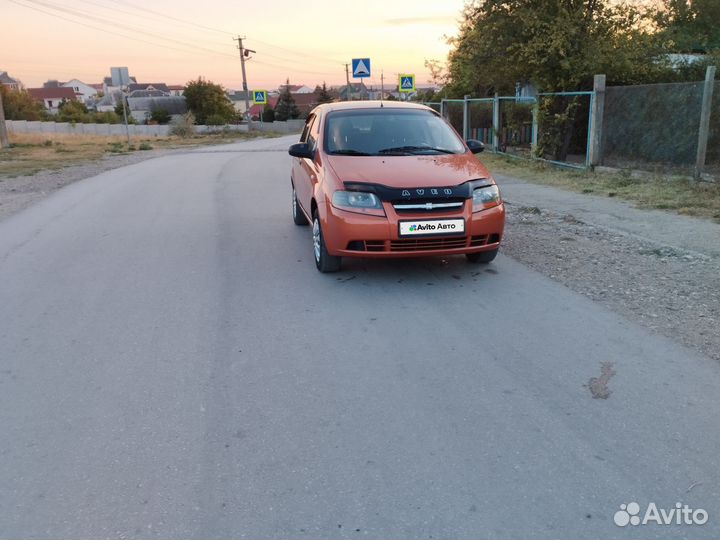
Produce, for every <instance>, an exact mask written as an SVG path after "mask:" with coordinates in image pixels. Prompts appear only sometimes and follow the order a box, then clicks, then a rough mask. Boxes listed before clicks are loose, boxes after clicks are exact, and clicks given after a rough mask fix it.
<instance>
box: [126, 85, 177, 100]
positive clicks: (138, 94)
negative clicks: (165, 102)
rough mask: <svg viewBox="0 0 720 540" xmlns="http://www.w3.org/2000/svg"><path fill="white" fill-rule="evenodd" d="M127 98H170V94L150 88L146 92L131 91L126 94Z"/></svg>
mask: <svg viewBox="0 0 720 540" xmlns="http://www.w3.org/2000/svg"><path fill="white" fill-rule="evenodd" d="M127 97H129V98H131V97H132V98H141V97H143V98H149V97H170V94H168V93H167V92H163V91H162V90H155V89H153V88H152V87H150V88H149V89H148V90H133V91H132V92H128V93H127Z"/></svg>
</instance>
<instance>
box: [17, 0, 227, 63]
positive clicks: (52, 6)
mask: <svg viewBox="0 0 720 540" xmlns="http://www.w3.org/2000/svg"><path fill="white" fill-rule="evenodd" d="M24 1H25V2H28V3H30V4H35V5H40V6H43V7H45V8H47V9H52V10H55V11H59V12H61V13H66V14H68V15H73V16H75V17H80V18H84V19H88V20H90V21H93V22H96V23H99V24H105V25H109V26H114V27H119V28H122V29H124V30H127V31H129V32H135V33H139V34H143V35H147V33H148V29H140V30H138V29H137V28H134V27H132V26H129V25H127V24H123V23H120V22H118V21H108V20H107V19H105V18H102V17H97V16H94V15H90V14H88V13H85V12H82V11H78V10H75V9H71V8H66V7H63V6H59V5H57V4H54V3H52V2H47V1H43V0H24ZM155 37H157V38H159V39H161V40H164V41H168V42H171V43H175V44H178V45H180V46H185V47H187V45H185V42H184V41H180V40H177V39H173V38H169V37H166V36H163V35H160V34H157V33H156V34H155ZM194 48H195V49H201V50H203V51H206V52H209V53H211V54H217V55H222V56H228V57H231V58H234V55H232V54H230V53H224V52H222V51H218V50H215V49H209V48H207V47H202V46H199V45H196V46H195V47H194Z"/></svg>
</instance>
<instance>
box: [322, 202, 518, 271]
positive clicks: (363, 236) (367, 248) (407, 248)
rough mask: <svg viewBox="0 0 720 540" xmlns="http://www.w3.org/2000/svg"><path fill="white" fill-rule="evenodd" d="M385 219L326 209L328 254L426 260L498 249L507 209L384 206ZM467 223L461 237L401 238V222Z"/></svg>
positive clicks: (466, 205)
mask: <svg viewBox="0 0 720 540" xmlns="http://www.w3.org/2000/svg"><path fill="white" fill-rule="evenodd" d="M383 207H384V209H385V214H386V216H385V217H378V216H369V215H362V214H356V213H354V212H347V211H344V210H339V209H337V208H335V207H334V206H332V205H331V204H327V205H325V210H326V212H325V217H324V220H323V221H324V223H323V236H324V238H325V244H326V247H327V250H328V252H329V253H330V254H331V255H335V256H342V257H372V258H388V257H425V256H432V255H461V254H464V253H477V252H480V251H489V250H493V249H497V248H498V246H499V245H500V242H501V241H502V236H503V232H504V228H505V205H504V204H500V205H499V206H496V207H494V208H490V209H488V210H483V211H481V212H476V213H473V212H472V201H471V200H468V201H466V202H465V205H464V206H463V209H462V211H454V212H447V213H445V212H432V213H430V212H418V213H402V214H399V213H397V212H396V211H395V209H394V208H393V206H392V205H391V204H389V203H383ZM458 218H462V219H464V220H465V232H464V233H463V234H462V235H440V234H438V235H432V236H423V237H400V234H399V222H400V221H401V220H402V221H405V220H434V219H458Z"/></svg>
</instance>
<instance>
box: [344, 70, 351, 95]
mask: <svg viewBox="0 0 720 540" xmlns="http://www.w3.org/2000/svg"><path fill="white" fill-rule="evenodd" d="M345 81H347V99H348V101H352V87H351V86H350V64H345Z"/></svg>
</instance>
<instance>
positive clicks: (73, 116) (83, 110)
mask: <svg viewBox="0 0 720 540" xmlns="http://www.w3.org/2000/svg"><path fill="white" fill-rule="evenodd" d="M57 119H58V120H59V121H60V122H76V123H78V122H79V123H81V122H87V121H88V120H89V118H88V109H87V107H86V106H85V105H84V104H83V103H81V102H79V101H75V100H69V101H64V100H63V102H62V103H60V106H59V107H58V114H57Z"/></svg>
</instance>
